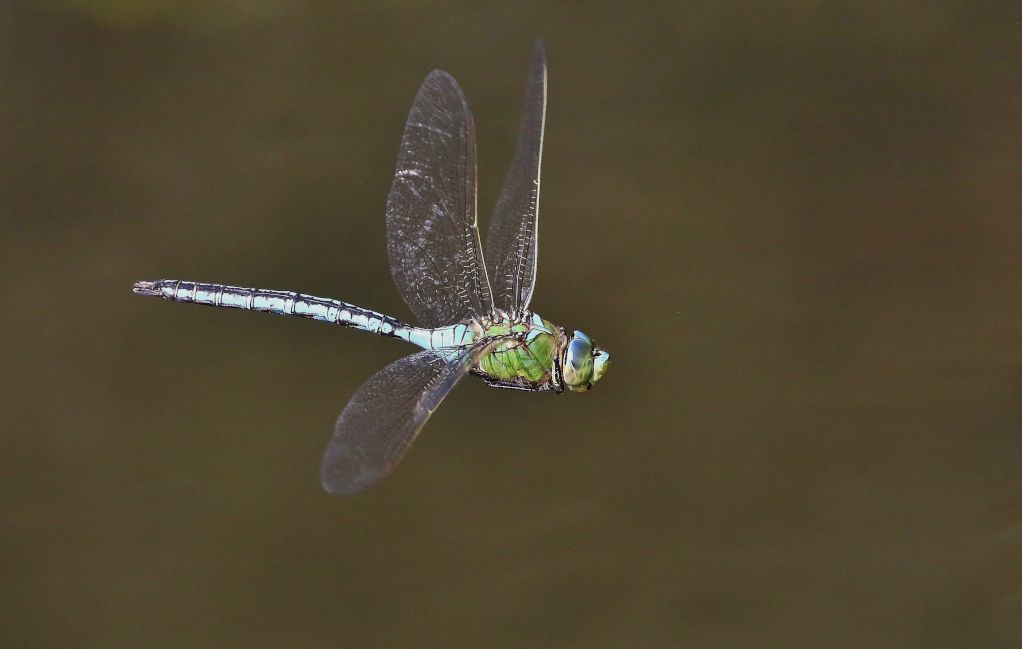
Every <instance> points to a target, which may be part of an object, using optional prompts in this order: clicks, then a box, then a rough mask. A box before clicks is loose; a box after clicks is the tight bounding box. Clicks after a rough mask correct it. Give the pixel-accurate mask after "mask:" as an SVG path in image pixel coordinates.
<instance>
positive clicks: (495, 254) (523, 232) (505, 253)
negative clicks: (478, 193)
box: [486, 41, 547, 311]
mask: <svg viewBox="0 0 1022 649" xmlns="http://www.w3.org/2000/svg"><path fill="white" fill-rule="evenodd" d="M546 86H547V74H546V51H545V49H544V47H543V43H542V42H541V41H537V42H536V48H535V52H534V53H533V58H532V69H531V71H530V72H529V83H528V86H527V87H526V90H525V108H524V110H523V113H522V124H521V130H520V132H519V135H518V151H517V153H516V154H515V161H514V163H513V164H512V165H511V169H510V170H509V171H508V173H507V177H506V178H505V179H504V187H503V189H502V190H501V192H500V198H499V199H498V200H497V207H496V209H495V210H494V213H493V220H492V221H491V222H490V230H489V233H488V234H487V239H486V259H487V262H488V263H489V276H490V282H491V285H492V287H493V305H494V306H496V307H498V308H501V309H504V310H505V311H517V310H518V309H524V308H526V307H528V306H529V301H530V300H531V299H532V289H533V287H534V286H535V285H536V256H537V253H538V249H537V237H538V235H539V175H540V163H541V160H542V155H543V128H544V124H545V122H546Z"/></svg>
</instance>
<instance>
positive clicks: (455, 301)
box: [387, 70, 492, 327]
mask: <svg viewBox="0 0 1022 649" xmlns="http://www.w3.org/2000/svg"><path fill="white" fill-rule="evenodd" d="M387 251H388V254H389V256H390V270H391V273H392V274H393V275H394V283H395V284H397V287H398V290H399V291H400V292H401V295H402V297H404V300H405V303H406V304H408V307H409V308H410V309H411V310H412V312H413V313H414V314H415V316H416V317H417V318H418V319H419V321H420V322H421V323H422V324H423V325H424V326H426V327H441V326H445V325H449V324H453V323H455V322H460V321H461V320H467V319H468V318H471V317H473V316H475V315H481V314H483V313H486V312H487V311H489V310H490V308H491V307H492V300H491V297H490V285H489V281H488V280H487V278H486V264H485V263H484V261H483V251H482V244H481V242H480V239H479V227H478V223H477V220H476V137H475V126H474V124H473V121H472V112H471V111H470V110H469V108H468V103H467V102H466V101H465V95H464V94H463V93H462V92H461V87H460V86H458V82H457V81H455V80H454V77H452V76H451V75H449V74H447V73H446V72H443V71H441V70H434V71H433V72H431V73H430V74H429V76H428V77H426V80H425V81H423V82H422V86H421V87H420V88H419V94H418V95H416V97H415V103H414V104H412V110H411V112H409V114H408V121H407V122H406V123H405V131H404V135H403V136H402V138H401V151H400V153H399V154H398V158H397V171H396V172H395V173H394V182H393V183H392V184H391V186H390V195H389V196H388V197H387Z"/></svg>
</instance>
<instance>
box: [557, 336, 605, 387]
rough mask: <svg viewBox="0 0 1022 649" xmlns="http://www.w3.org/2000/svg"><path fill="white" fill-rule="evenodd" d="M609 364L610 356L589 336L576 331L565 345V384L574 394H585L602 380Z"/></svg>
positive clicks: (562, 365)
mask: <svg viewBox="0 0 1022 649" xmlns="http://www.w3.org/2000/svg"><path fill="white" fill-rule="evenodd" d="M609 363H610V354H608V353H607V352H605V351H603V350H602V349H600V348H599V347H597V346H596V345H594V344H593V341H592V339H591V338H590V337H589V336H587V335H585V334H584V333H582V332H581V331H576V332H575V335H574V336H572V338H571V340H569V341H568V344H567V345H565V347H564V358H562V359H561V375H562V376H563V377H564V384H565V385H566V386H567V387H568V389H569V390H571V391H572V392H585V391H586V390H588V389H590V388H592V387H593V384H594V383H596V382H597V381H599V380H600V377H602V376H603V374H604V372H606V371H607V365H608V364H609Z"/></svg>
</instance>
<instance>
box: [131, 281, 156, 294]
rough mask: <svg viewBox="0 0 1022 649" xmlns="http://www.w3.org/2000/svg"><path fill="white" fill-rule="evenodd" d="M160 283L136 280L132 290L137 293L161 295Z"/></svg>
mask: <svg viewBox="0 0 1022 649" xmlns="http://www.w3.org/2000/svg"><path fill="white" fill-rule="evenodd" d="M159 284H160V283H159V282H135V285H134V286H133V287H131V290H132V292H134V293H136V294H137V295H159V294H160V287H159Z"/></svg>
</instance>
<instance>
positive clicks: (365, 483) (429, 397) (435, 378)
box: [320, 339, 499, 494]
mask: <svg viewBox="0 0 1022 649" xmlns="http://www.w3.org/2000/svg"><path fill="white" fill-rule="evenodd" d="M497 341H499V339H490V340H487V341H483V342H480V343H477V344H476V345H474V346H473V347H470V348H468V349H458V348H447V349H441V350H436V351H424V352H419V353H417V354H412V355H411V356H406V357H404V358H402V359H401V360H398V361H396V362H394V363H391V364H390V365H388V366H387V367H385V368H383V369H382V370H380V371H379V372H377V373H376V374H375V375H374V376H373V377H372V378H370V379H369V380H368V381H366V382H365V383H364V384H362V387H361V388H359V390H358V392H357V393H356V394H355V396H354V397H352V399H351V401H350V402H348V405H347V407H345V409H344V412H342V413H341V417H340V419H338V420H337V426H336V427H335V428H334V435H333V437H332V438H331V439H330V443H329V444H328V445H327V449H326V453H325V454H324V455H323V464H322V468H321V472H320V475H321V479H322V482H323V487H324V488H325V489H326V490H327V491H329V492H330V493H333V494H352V493H356V492H359V491H362V490H364V489H367V488H368V487H371V486H372V485H374V484H376V483H377V482H379V481H380V480H381V479H383V478H384V477H385V476H386V475H387V474H389V473H390V472H391V471H392V470H393V468H394V466H395V465H396V464H397V463H398V462H399V461H400V460H401V458H402V457H403V456H404V454H405V451H407V450H408V447H409V446H411V444H412V442H413V441H415V438H416V436H417V435H418V434H419V431H420V430H421V429H422V427H423V425H425V423H426V420H428V419H429V416H430V415H432V414H433V411H434V410H436V408H437V406H439V405H440V402H441V401H443V399H444V397H446V396H447V394H448V393H449V392H450V391H451V390H452V389H454V386H455V385H456V384H457V383H458V381H460V380H461V378H462V377H464V376H465V375H466V374H467V373H468V371H469V370H470V369H471V368H472V366H473V365H475V364H476V363H477V362H478V361H479V359H480V358H481V357H482V355H483V354H485V353H486V352H487V351H489V350H490V349H491V348H492V346H493V345H494V344H495V343H496V342H497Z"/></svg>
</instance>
